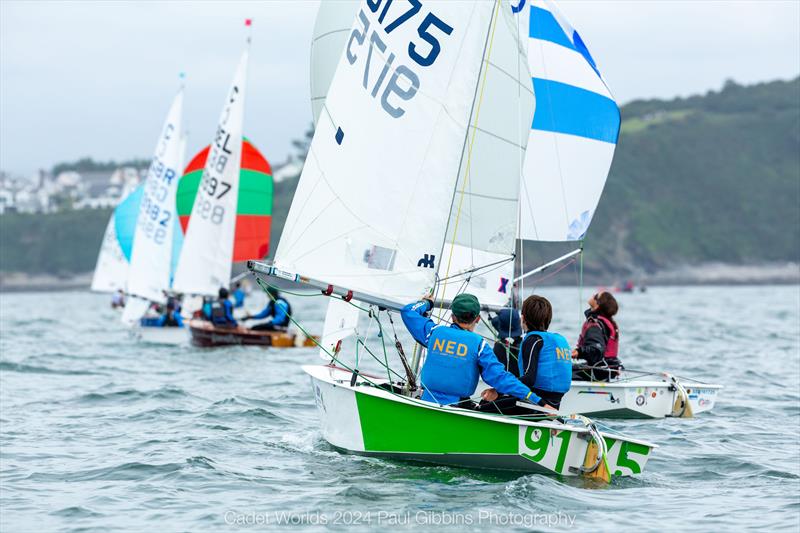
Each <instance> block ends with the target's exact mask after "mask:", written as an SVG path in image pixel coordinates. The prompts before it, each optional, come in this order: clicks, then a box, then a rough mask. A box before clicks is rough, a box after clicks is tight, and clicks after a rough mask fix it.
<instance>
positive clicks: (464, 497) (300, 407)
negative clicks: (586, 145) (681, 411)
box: [0, 286, 800, 532]
mask: <svg viewBox="0 0 800 533" xmlns="http://www.w3.org/2000/svg"><path fill="white" fill-rule="evenodd" d="M541 293H542V294H544V295H545V296H547V297H548V298H550V299H551V300H552V302H553V306H554V309H555V318H554V321H553V325H552V327H551V329H552V330H554V331H560V332H562V333H564V334H565V335H566V336H567V337H568V338H569V339H571V340H574V339H575V338H576V336H577V332H578V330H579V327H580V318H581V311H582V308H583V305H582V300H583V298H585V297H587V296H588V290H586V291H584V294H583V295H580V294H579V292H578V290H577V289H575V288H569V289H567V288H548V289H543V290H542V291H541ZM289 299H290V300H291V301H292V304H293V307H294V308H295V310H296V311H295V312H296V315H297V316H298V318H299V319H300V321H301V323H302V324H303V325H304V326H305V327H307V328H308V329H309V330H310V331H312V332H316V333H319V331H320V330H321V328H322V321H323V318H324V313H325V309H326V307H325V305H326V302H325V300H324V298H322V297H319V298H317V297H313V298H311V297H292V296H290V297H289ZM619 300H620V304H621V311H620V314H619V323H620V326H621V357H622V359H623V361H624V363H625V364H626V365H627V366H628V367H629V368H633V369H646V370H668V371H671V372H674V373H675V374H677V375H679V376H690V377H694V378H697V379H701V380H704V381H708V382H714V383H720V384H722V385H724V386H725V388H724V389H723V390H722V391H721V393H720V395H719V399H718V402H717V406H716V408H715V409H714V411H713V412H711V413H704V414H702V415H699V416H698V417H696V418H694V419H665V420H637V421H605V423H606V424H607V425H609V426H611V427H612V428H615V429H618V430H621V431H623V432H626V433H628V434H630V435H632V436H635V437H638V438H640V439H645V440H648V441H651V442H653V443H656V444H658V445H659V446H660V447H659V448H658V449H656V450H655V451H654V452H653V454H652V457H651V459H650V461H649V462H648V464H647V468H646V470H645V472H644V473H643V474H642V475H640V476H636V477H633V478H626V479H617V480H614V481H613V482H612V484H611V485H609V486H598V485H596V484H590V483H586V482H584V481H582V480H579V479H575V478H571V479H559V478H556V477H549V476H544V475H517V474H513V473H502V472H487V471H478V470H465V469H459V468H449V467H442V466H432V465H431V466H426V465H417V464H411V463H403V462H396V461H390V460H383V459H375V458H364V457H359V456H353V455H346V454H342V453H339V452H338V451H336V450H335V449H333V448H332V447H331V446H329V445H328V444H327V443H326V442H325V441H324V440H323V439H322V437H321V434H320V430H319V424H318V419H317V413H316V407H315V403H314V396H313V394H312V390H311V387H310V383H309V378H308V377H307V376H306V375H305V374H304V373H303V372H302V371H301V370H300V365H302V364H314V363H318V362H321V360H320V359H319V357H318V350H315V349H264V348H258V347H252V348H251V347H247V348H243V347H237V348H224V349H199V348H192V347H190V346H189V345H186V346H178V347H174V346H172V347H171V346H153V345H146V344H142V343H140V342H137V341H136V340H134V339H132V338H130V336H129V334H128V332H127V331H126V329H125V328H124V327H123V326H122V325H121V324H120V322H119V313H117V312H115V311H113V310H111V309H110V307H109V305H108V304H109V299H108V297H107V296H105V295H95V294H89V293H86V292H70V293H66V292H65V293H28V294H3V295H0V530H2V531H3V532H11V531H33V530H36V531H52V530H59V531H72V530H82V531H87V530H97V531H108V530H129V531H143V530H158V531H202V530H213V531H226V530H284V529H285V530H298V529H308V530H375V529H384V530H388V531H391V530H396V529H411V528H414V529H417V530H420V531H429V530H437V529H443V530H454V531H466V530H476V531H477V530H480V531H494V530H502V531H529V530H548V529H551V528H552V529H576V530H585V531H589V530H591V531H598V530H600V531H616V530H620V529H624V530H634V529H635V530H637V531H648V530H650V531H663V530H665V529H681V530H689V529H691V530H697V531H716V530H723V529H727V530H740V529H755V528H759V529H762V530H764V531H772V530H781V529H783V530H793V531H797V529H798V527H800V288H799V287H797V286H759V287H670V288H651V289H650V290H648V291H647V292H646V293H634V294H621V295H619ZM396 322H398V323H397V324H396V325H397V326H398V329H402V325H401V324H399V321H396ZM389 331H390V330H389ZM398 333H399V334H400V335H401V340H402V341H403V343H404V345H405V347H406V352H409V353H410V351H411V342H410V340H409V339H408V337H407V336H404V335H403V334H402V333H401V332H398ZM388 334H389V333H388V331H387V335H388ZM373 342H375V339H374V337H373ZM387 345H388V346H387V348H388V352H387V353H388V357H389V358H390V361H391V362H392V364H393V365H394V366H395V367H396V368H398V369H400V366H399V362H398V360H397V355H396V352H395V351H394V350H393V343H387ZM381 356H382V352H381ZM364 357H366V356H364ZM364 364H365V365H367V366H368V365H369V364H371V363H370V362H369V361H366V362H365V363H364ZM386 422H387V424H391V423H392V421H391V420H387V421H386ZM406 430H407V431H409V432H414V431H415V428H414V427H408V428H406Z"/></svg>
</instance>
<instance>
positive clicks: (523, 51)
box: [506, 10, 536, 361]
mask: <svg viewBox="0 0 800 533" xmlns="http://www.w3.org/2000/svg"><path fill="white" fill-rule="evenodd" d="M522 12H523V13H525V11H524V10H523V11H522ZM523 17H524V15H523ZM523 17H521V18H523ZM519 22H520V21H519V20H516V21H515V24H514V27H515V28H516V30H517V46H519V47H520V48H519V53H518V54H517V82H519V80H520V79H521V78H522V76H521V74H522V72H521V70H522V69H521V68H520V63H521V62H520V58H522V57H524V58H525V61H526V62H527V61H528V54H527V50H526V49H524V47H522V46H520V45H521V44H522V42H521V39H520V31H519V30H520V29H519ZM527 78H528V79H531V78H530V69H529V72H528V76H527ZM523 87H524V88H526V89H528V90H529V91H530V93H531V97H532V98H533V105H534V109H535V106H536V96H535V95H534V94H533V82H531V83H529V84H528V87H525V86H523ZM517 90H519V89H517ZM528 136H530V133H529V134H528ZM517 143H518V144H519V146H520V148H522V98H519V99H517ZM527 149H528V146H527V142H526V143H525V147H524V148H523V149H522V150H521V151H520V152H519V184H520V186H519V187H518V188H517V236H519V237H522V201H521V198H520V196H522V194H521V193H522V187H523V183H524V182H525V153H526V152H527ZM514 250H515V251H516V242H515V247H514ZM519 255H520V258H519V274H520V275H522V273H523V270H524V269H525V241H524V240H522V239H521V238H520V239H519ZM515 259H516V258H515ZM514 262H515V263H516V261H514ZM511 275H512V276H515V272H514V267H513V266H512V267H511ZM524 289H525V279H524V278H523V279H522V280H520V289H519V290H518V291H517V297H518V298H519V295H520V294H522V291H524ZM509 300H510V302H511V308H512V310H513V309H514V307H522V306H521V305H519V304H520V303H521V302H515V301H514V283H513V282H512V283H511V298H510V299H509ZM515 303H516V304H518V305H514V304H515ZM512 312H513V311H512ZM508 327H509V332H510V331H511V321H509V323H508ZM509 360H510V359H508V358H507V359H506V361H509Z"/></svg>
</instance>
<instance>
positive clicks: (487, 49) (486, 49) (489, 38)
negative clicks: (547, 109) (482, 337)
mask: <svg viewBox="0 0 800 533" xmlns="http://www.w3.org/2000/svg"><path fill="white" fill-rule="evenodd" d="M499 5H500V4H499V1H498V0H495V4H494V7H493V8H492V20H491V21H490V24H489V29H488V31H487V32H486V40H485V41H484V43H483V54H481V56H482V57H481V71H480V72H479V73H478V77H479V78H480V75H481V73H482V74H483V80H482V82H479V83H476V84H475V93H474V94H473V96H472V102H473V105H472V107H471V109H470V112H469V120H468V122H467V131H466V133H465V135H464V144H463V146H462V147H461V159H460V160H459V163H458V171H457V172H456V182H455V185H454V190H453V197H452V199H451V201H450V210H449V211H448V217H447V225H446V226H445V230H444V240H443V241H442V249H441V253H440V254H439V258H440V260H441V257H442V255H444V249H445V246H447V233H448V230H449V229H450V216H451V215H452V214H453V206H454V204H455V201H456V189H457V188H458V176H460V175H461V165H462V164H463V162H464V152H465V151H466V150H467V141H468V140H469V133H470V132H469V125H470V124H472V123H473V122H472V115H473V113H474V114H475V124H477V123H478V115H479V114H480V108H481V101H482V100H483V90H484V88H485V87H486V73H487V71H488V68H485V66H486V63H487V61H486V59H488V57H489V56H490V55H491V51H492V42H493V39H494V28H495V26H496V24H497V9H498V6H499ZM479 88H480V97H479V96H478V89H479ZM476 98H477V99H478V105H477V107H476V106H475V100H476ZM472 140H473V141H474V140H475V130H474V129H473V130H472ZM471 156H472V144H471V143H470V145H469V150H468V151H467V168H466V170H465V172H464V177H465V180H466V177H467V176H468V175H469V165H470V159H471ZM465 185H466V181H465V182H464V184H463V185H462V186H461V192H462V194H461V198H460V200H459V206H458V213H457V214H456V219H455V227H454V229H453V241H455V238H456V235H457V234H458V233H457V232H458V219H459V216H460V215H461V204H462V202H463V200H464V195H463V191H464V187H465ZM453 250H454V244H451V245H450V257H449V258H448V260H447V270H446V271H445V277H447V276H448V275H449V274H450V266H451V264H452V261H453ZM437 270H438V269H437ZM440 287H441V290H442V301H444V298H445V296H446V294H447V292H446V291H447V282H446V281H445V282H444V286H441V285H438V284H437V285H436V293H435V294H434V301H435V300H436V298H437V295H438V293H439V288H440ZM441 318H442V317H441V315H440V316H439V319H440V320H439V321H441Z"/></svg>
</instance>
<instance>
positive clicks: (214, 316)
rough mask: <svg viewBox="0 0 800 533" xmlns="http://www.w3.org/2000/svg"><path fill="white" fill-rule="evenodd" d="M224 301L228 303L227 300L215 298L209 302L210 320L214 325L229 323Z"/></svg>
mask: <svg viewBox="0 0 800 533" xmlns="http://www.w3.org/2000/svg"><path fill="white" fill-rule="evenodd" d="M226 303H228V304H229V305H230V303H229V302H228V301H227V300H215V301H214V302H213V303H212V304H211V322H213V323H214V324H216V325H225V324H228V323H229V321H228V313H227V312H226V305H225V304H226Z"/></svg>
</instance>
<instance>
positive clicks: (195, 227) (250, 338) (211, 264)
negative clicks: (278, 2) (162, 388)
mask: <svg viewBox="0 0 800 533" xmlns="http://www.w3.org/2000/svg"><path fill="white" fill-rule="evenodd" d="M248 26H249V22H248ZM249 46H250V39H249V38H248V39H247V47H246V48H245V50H244V52H243V53H242V56H241V58H240V60H239V63H238V66H237V68H236V72H235V74H234V77H233V81H232V82H231V85H230V88H229V89H228V92H227V95H226V98H225V103H224V105H223V108H222V112H221V114H220V118H219V121H218V123H217V129H216V132H215V134H214V139H213V142H212V143H211V147H210V152H209V155H208V158H207V159H206V163H205V167H204V169H203V177H202V181H201V183H200V186H199V187H198V189H197V193H196V196H195V200H194V204H193V206H192V212H191V216H190V218H189V225H188V227H187V229H186V234H185V236H184V241H183V249H182V251H181V255H180V258H179V259H178V265H177V269H176V271H175V278H174V281H173V289H174V290H175V291H176V292H180V293H183V294H185V295H193V296H204V297H212V298H213V297H216V296H217V294H218V291H219V289H220V288H221V287H225V288H227V287H228V286H229V285H230V283H231V271H232V268H233V260H234V240H235V234H236V216H237V204H238V202H239V185H240V183H239V181H240V170H241V163H242V150H243V146H244V143H243V138H244V137H243V123H244V103H245V88H246V85H247V65H248V57H249ZM188 326H189V328H188V329H189V332H190V335H191V340H192V343H193V344H195V345H197V346H205V347H212V346H222V345H231V344H252V345H259V346H280V347H291V346H294V345H295V343H296V342H299V343H300V344H302V343H303V342H304V339H302V338H300V337H298V336H296V335H295V334H294V333H288V332H281V331H277V332H270V331H253V330H250V329H248V328H245V327H242V326H238V327H236V328H225V329H223V328H218V327H215V326H214V325H213V324H211V323H210V322H208V321H206V320H201V319H192V320H190V321H189V324H188Z"/></svg>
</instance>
